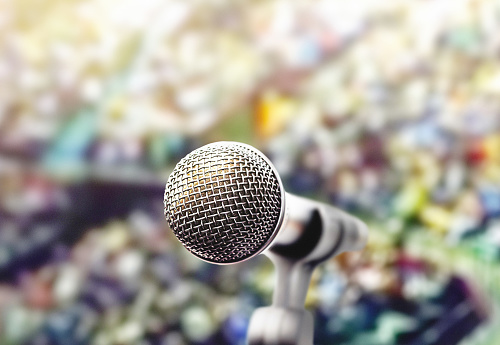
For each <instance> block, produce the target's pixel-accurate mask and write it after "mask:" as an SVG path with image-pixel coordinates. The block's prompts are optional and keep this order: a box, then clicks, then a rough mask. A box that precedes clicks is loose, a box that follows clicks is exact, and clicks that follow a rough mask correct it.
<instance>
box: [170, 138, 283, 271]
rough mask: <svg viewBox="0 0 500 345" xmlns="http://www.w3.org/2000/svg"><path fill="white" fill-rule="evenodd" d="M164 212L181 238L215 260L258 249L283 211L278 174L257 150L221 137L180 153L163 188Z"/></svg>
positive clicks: (196, 251) (196, 252)
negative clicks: (183, 153)
mask: <svg viewBox="0 0 500 345" xmlns="http://www.w3.org/2000/svg"><path fill="white" fill-rule="evenodd" d="M164 204H165V217H166V219H167V221H168V224H169V225H170V227H171V229H172V230H173V232H174V234H175V236H176V237H177V238H178V239H179V241H180V242H181V243H182V244H183V245H184V246H185V247H186V248H187V249H188V250H189V251H190V252H192V253H193V254H194V255H196V256H198V257H200V258H202V259H204V260H206V261H210V262H214V263H231V262H238V261H242V260H245V259H247V258H249V257H251V256H253V255H255V254H256V253H258V252H260V251H261V250H262V249H263V247H264V246H265V245H266V244H267V243H268V241H269V240H270V238H271V237H272V235H273V234H274V232H275V230H276V226H277V223H278V221H279V219H280V214H281V212H282V210H281V207H282V200H281V186H280V182H279V179H278V177H277V176H276V174H275V173H274V170H273V168H272V167H271V166H270V164H269V163H268V162H267V161H266V160H264V159H263V158H262V156H261V153H260V152H259V151H257V150H253V149H252V148H250V147H247V146H246V145H239V144H238V143H230V142H221V143H214V144H209V145H206V146H203V147H201V148H199V149H197V150H195V151H193V152H191V153H190V154H188V155H187V156H186V157H184V158H183V159H182V160H181V161H180V162H179V163H178V164H177V166H176V167H175V169H174V171H173V172H172V174H171V175H170V177H169V179H168V182H167V185H166V188H165V197H164Z"/></svg>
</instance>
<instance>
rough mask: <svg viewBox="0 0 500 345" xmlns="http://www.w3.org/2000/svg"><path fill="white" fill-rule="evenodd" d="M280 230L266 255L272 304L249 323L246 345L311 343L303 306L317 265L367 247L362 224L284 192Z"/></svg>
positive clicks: (311, 326)
mask: <svg viewBox="0 0 500 345" xmlns="http://www.w3.org/2000/svg"><path fill="white" fill-rule="evenodd" d="M286 200H287V220H286V222H285V225H284V229H282V230H281V231H280V234H279V235H278V237H277V238H276V239H275V241H274V243H273V244H272V245H271V246H270V248H269V249H268V250H266V251H265V252H264V254H265V255H266V256H267V257H269V258H270V259H271V261H272V262H273V264H274V266H275V268H276V289H275V291H274V294H273V303H272V305H271V306H269V307H262V308H258V309H257V310H256V311H255V312H254V314H253V315H252V317H251V319H250V325H249V328H248V335H247V342H248V345H313V338H314V337H313V331H314V322H313V317H312V314H311V313H310V312H309V311H307V310H306V309H305V308H304V304H305V300H306V295H307V290H308V289H309V284H310V281H311V275H312V273H313V271H314V269H315V268H316V266H317V265H319V264H320V263H322V262H324V261H326V260H327V259H329V258H331V257H332V256H335V255H337V254H340V253H342V252H344V251H351V250H359V249H362V248H363V247H364V246H365V244H366V239H367V236H368V229H367V227H366V225H364V223H362V222H361V221H360V220H358V219H356V218H354V217H352V216H350V215H349V214H347V213H345V212H343V211H341V210H339V209H336V208H334V207H331V206H327V205H325V204H321V203H319V202H315V201H311V200H307V199H303V198H301V197H298V196H295V195H292V194H288V193H287V198H286Z"/></svg>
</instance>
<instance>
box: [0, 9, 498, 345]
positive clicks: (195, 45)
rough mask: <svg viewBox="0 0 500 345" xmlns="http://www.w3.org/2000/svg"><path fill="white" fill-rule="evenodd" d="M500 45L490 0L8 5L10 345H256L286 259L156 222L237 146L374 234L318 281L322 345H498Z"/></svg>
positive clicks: (1, 193) (1, 138)
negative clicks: (205, 166) (204, 158)
mask: <svg viewBox="0 0 500 345" xmlns="http://www.w3.org/2000/svg"><path fill="white" fill-rule="evenodd" d="M498 32H500V1H498V0H398V1H395V0H391V1H387V0H369V1H363V2H361V1H350V2H347V1H340V0H335V1H327V0H315V1H303V0H292V1H290V0H288V1H282V0H272V1H250V0H209V1H208V0H187V1H186V0H183V1H173V0H172V1H160V0H152V1H145V2H144V1H143V2H141V1H137V0H125V1H123V0H121V1H118V0H91V1H77V0H71V1H66V0H64V1H63V0H39V1H34V0H17V1H14V0H3V1H0V52H1V53H0V89H1V91H0V344H2V345H66V344H68V345H87V344H95V345H122V344H123V345H125V344H127V345H128V344H134V345H135V344H141V345H187V344H194V345H222V344H232V345H240V344H241V345H242V344H245V336H246V329H247V326H248V321H249V318H250V317H251V315H252V312H253V311H254V310H255V308H257V307H259V306H264V305H269V304H270V302H271V297H272V291H273V284H274V276H273V274H274V271H273V267H272V265H271V264H270V263H269V262H268V261H267V260H266V259H265V258H263V257H258V258H255V259H253V260H250V261H249V262H245V263H243V264H238V265H229V266H224V267H219V266H214V265H210V264H206V263H203V262H201V261H200V260H197V259H196V258H194V257H193V256H192V255H190V254H189V253H188V252H187V251H186V250H185V249H184V248H183V247H181V246H180V245H179V244H178V243H177V241H176V239H175V238H174V236H173V235H172V234H171V231H170V230H169V229H168V225H167V224H166V221H165V220H164V219H163V209H162V208H163V204H162V195H163V188H164V184H165V182H166V180H167V177H168V174H169V173H170V171H171V169H172V168H173V166H174V165H175V164H176V163H177V161H178V160H179V159H180V158H182V157H183V156H184V155H185V154H187V153H188V152H190V151H191V150H192V149H194V148H197V147H198V146H201V145H203V144H205V143H208V142H211V141H215V140H238V141H244V142H246V143H249V144H252V145H255V146H256V147H258V148H259V149H261V150H262V151H264V152H265V153H266V154H267V155H268V156H269V157H270V159H271V160H272V161H273V163H274V164H275V165H276V168H277V170H278V171H279V173H280V175H281V177H282V179H283V182H284V185H285V187H286V189H287V191H289V192H292V193H296V194H300V195H304V196H307V197H311V198H314V199H317V200H321V201H324V202H328V203H331V204H334V205H336V206H338V207H339V208H342V209H344V210H346V211H348V212H351V213H353V214H356V215H358V216H359V217H360V218H362V219H363V220H364V221H365V222H366V223H367V224H368V225H369V227H370V239H369V243H368V246H367V248H366V250H364V251H362V252H356V253H347V254H343V255H341V256H339V257H337V258H334V259H332V260H330V261H329V262H327V263H326V264H324V265H322V266H321V267H320V268H319V269H318V270H317V272H316V273H315V275H314V276H313V281H312V283H311V286H310V291H309V294H308V297H307V301H306V306H307V308H309V310H311V311H312V312H313V315H314V318H315V342H314V343H315V344H318V345H320V344H324V345H331V344H345V345H355V344H370V345H372V344H373V345H392V344H394V345H396V344H401V345H417V344H418V345H443V344H444V345H455V344H469V345H496V344H497V342H498V339H499V338H500V331H499V329H498V327H496V326H498V325H499V324H500V316H499V314H498V313H499V312H500V60H499V57H500V35H498Z"/></svg>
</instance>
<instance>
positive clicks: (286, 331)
mask: <svg viewBox="0 0 500 345" xmlns="http://www.w3.org/2000/svg"><path fill="white" fill-rule="evenodd" d="M266 255H267V256H268V257H269V258H270V259H271V260H272V261H273V263H274V265H275V267H276V271H277V272H276V273H277V285H276V286H277V289H276V290H275V292H274V294H273V303H272V305H271V306H269V307H263V308H258V309H257V310H256V311H255V312H254V314H253V315H252V318H251V320H250V326H249V329H248V335H247V339H248V345H313V329H314V324H313V317H312V315H311V313H310V312H309V311H307V310H305V309H304V302H305V298H306V294H307V290H308V287H309V282H310V279H311V274H312V272H313V270H314V266H312V265H302V264H300V263H298V262H293V261H291V260H288V259H287V258H283V257H281V256H279V255H276V254H275V253H272V252H269V253H267V254H266Z"/></svg>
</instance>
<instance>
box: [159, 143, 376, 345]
mask: <svg viewBox="0 0 500 345" xmlns="http://www.w3.org/2000/svg"><path fill="white" fill-rule="evenodd" d="M164 206H165V217H166V219H167V221H168V224H169V226H170V228H171V229H172V231H173V232H174V234H175V236H176V237H177V239H178V240H179V241H180V242H181V243H182V245H184V247H186V248H187V249H188V250H189V251H190V252H191V253H192V254H194V255H195V256H197V257H198V258H200V259H202V260H204V261H207V262H211V263H215V264H231V263H237V262H241V261H244V260H247V259H249V258H251V257H253V256H255V255H257V254H259V253H262V252H263V253H264V254H266V255H267V256H268V257H269V258H270V259H271V260H272V261H273V263H274V265H275V267H276V270H277V274H276V289H275V291H274V295H273V305H272V306H270V307H263V308H259V309H257V310H256V311H255V313H254V314H253V316H252V318H251V321H250V324H249V328H248V334H247V338H248V344H249V345H312V339H313V333H312V332H313V320H312V315H311V314H310V313H309V312H308V311H306V310H305V309H304V301H305V297H306V293H307V290H308V286H309V282H310V279H311V274H312V272H313V270H314V268H315V267H316V266H317V265H318V264H319V263H321V262H323V261H325V260H327V259H328V258H330V257H332V256H334V255H336V254H339V253H341V252H344V251H351V250H358V249H362V248H363V247H364V246H365V244H366V241H367V237H368V229H367V227H366V225H365V224H364V223H363V222H361V221H360V220H359V219H357V218H355V217H353V216H351V215H349V214H347V213H344V212H343V211H341V210H339V209H337V208H335V207H332V206H328V205H325V204H322V203H319V202H316V201H312V200H308V199H305V198H301V197H298V196H295V195H292V194H289V193H286V192H285V190H284V189H283V185H282V182H281V179H280V177H279V175H278V173H277V171H276V169H275V168H274V166H273V165H272V163H271V162H270V161H269V160H268V159H267V158H266V156H264V154H263V153H261V152H260V151H259V150H257V149H255V148H253V147H251V146H249V145H246V144H242V143H237V142H216V143H212V144H208V145H205V146H203V147H200V148H198V149H197V150H194V151H193V152H191V153H190V154H188V155H187V156H186V157H184V158H183V159H182V160H181V161H180V162H179V163H178V164H177V166H176V167H175V168H174V170H173V172H172V173H171V174H170V176H169V178H168V181H167V185H166V187H165V196H164ZM266 249H267V250H266Z"/></svg>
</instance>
